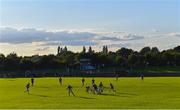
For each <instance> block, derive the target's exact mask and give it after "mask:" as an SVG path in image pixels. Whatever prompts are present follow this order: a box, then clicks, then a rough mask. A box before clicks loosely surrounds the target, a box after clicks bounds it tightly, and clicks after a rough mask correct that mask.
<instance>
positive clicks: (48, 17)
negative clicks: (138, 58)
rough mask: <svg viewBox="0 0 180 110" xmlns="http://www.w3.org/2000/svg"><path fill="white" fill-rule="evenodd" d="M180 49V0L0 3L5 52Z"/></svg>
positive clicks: (24, 0) (0, 45) (2, 49)
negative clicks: (176, 47) (147, 47)
mask: <svg viewBox="0 0 180 110" xmlns="http://www.w3.org/2000/svg"><path fill="white" fill-rule="evenodd" d="M58 45H61V46H67V47H68V49H69V50H71V51H75V52H77V51H78V52H80V51H82V46H86V47H88V46H92V48H93V49H94V50H96V51H100V50H101V49H102V46H103V45H107V46H108V47H109V50H112V51H116V50H117V49H119V48H121V47H126V48H132V49H134V50H140V49H141V48H143V47H145V46H150V47H155V46H156V47H158V48H159V49H160V50H163V49H169V48H173V47H175V46H177V45H180V0H0V53H3V54H5V55H7V54H9V53H11V52H13V51H14V52H16V53H17V54H18V55H22V56H25V55H34V54H40V55H42V54H51V53H52V54H56V50H57V46H58Z"/></svg>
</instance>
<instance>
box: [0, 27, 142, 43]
mask: <svg viewBox="0 0 180 110" xmlns="http://www.w3.org/2000/svg"><path fill="white" fill-rule="evenodd" d="M143 38H144V37H143V36H139V35H135V34H130V33H123V32H119V33H118V32H109V33H108V32H106V33H100V32H99V33H98V32H78V31H47V30H37V29H34V28H23V29H20V30H18V29H15V28H0V43H9V44H21V43H33V42H42V43H40V45H41V46H57V45H60V44H62V45H70V46H83V45H100V44H101V43H102V42H111V43H113V42H114V41H130V40H139V39H143Z"/></svg>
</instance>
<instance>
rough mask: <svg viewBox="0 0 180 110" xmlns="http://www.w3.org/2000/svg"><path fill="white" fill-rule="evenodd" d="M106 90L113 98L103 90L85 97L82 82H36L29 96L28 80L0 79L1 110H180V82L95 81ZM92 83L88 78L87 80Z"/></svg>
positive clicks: (170, 79)
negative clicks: (70, 90)
mask: <svg viewBox="0 0 180 110" xmlns="http://www.w3.org/2000/svg"><path fill="white" fill-rule="evenodd" d="M95 80H96V83H99V81H103V83H104V85H105V86H106V87H108V86H109V83H110V82H112V83H113V84H114V86H115V89H116V91H117V93H116V94H113V93H112V92H109V90H108V88H106V89H105V91H104V93H103V94H102V95H95V94H92V93H90V94H88V93H86V92H85V87H83V88H81V78H64V79H63V81H64V82H63V86H60V85H59V83H58V78H36V79H35V86H34V87H31V88H30V94H29V95H28V94H27V93H24V90H25V84H26V83H27V82H28V81H30V79H29V78H6V79H5V78H4V79H2V78H1V79H0V108H8V109H9V108H90V109H92V108H180V78H178V77H149V78H145V80H144V81H141V80H140V79H139V78H120V79H119V80H118V81H115V79H114V78H95ZM86 83H87V84H90V83H91V78H86ZM67 84H72V86H73V87H74V93H75V95H76V97H73V96H70V97H69V96H68V94H67V91H66V86H67Z"/></svg>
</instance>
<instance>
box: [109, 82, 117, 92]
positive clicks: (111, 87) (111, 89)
mask: <svg viewBox="0 0 180 110" xmlns="http://www.w3.org/2000/svg"><path fill="white" fill-rule="evenodd" d="M109 85H110V91H113V92H116V91H115V90H114V86H113V84H112V83H110V84H109Z"/></svg>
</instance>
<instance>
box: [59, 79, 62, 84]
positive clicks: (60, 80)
mask: <svg viewBox="0 0 180 110" xmlns="http://www.w3.org/2000/svg"><path fill="white" fill-rule="evenodd" d="M59 83H60V84H61V85H62V78H61V77H60V78H59Z"/></svg>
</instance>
